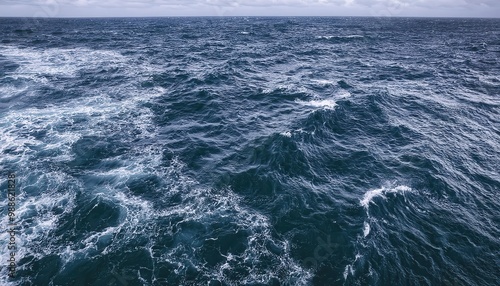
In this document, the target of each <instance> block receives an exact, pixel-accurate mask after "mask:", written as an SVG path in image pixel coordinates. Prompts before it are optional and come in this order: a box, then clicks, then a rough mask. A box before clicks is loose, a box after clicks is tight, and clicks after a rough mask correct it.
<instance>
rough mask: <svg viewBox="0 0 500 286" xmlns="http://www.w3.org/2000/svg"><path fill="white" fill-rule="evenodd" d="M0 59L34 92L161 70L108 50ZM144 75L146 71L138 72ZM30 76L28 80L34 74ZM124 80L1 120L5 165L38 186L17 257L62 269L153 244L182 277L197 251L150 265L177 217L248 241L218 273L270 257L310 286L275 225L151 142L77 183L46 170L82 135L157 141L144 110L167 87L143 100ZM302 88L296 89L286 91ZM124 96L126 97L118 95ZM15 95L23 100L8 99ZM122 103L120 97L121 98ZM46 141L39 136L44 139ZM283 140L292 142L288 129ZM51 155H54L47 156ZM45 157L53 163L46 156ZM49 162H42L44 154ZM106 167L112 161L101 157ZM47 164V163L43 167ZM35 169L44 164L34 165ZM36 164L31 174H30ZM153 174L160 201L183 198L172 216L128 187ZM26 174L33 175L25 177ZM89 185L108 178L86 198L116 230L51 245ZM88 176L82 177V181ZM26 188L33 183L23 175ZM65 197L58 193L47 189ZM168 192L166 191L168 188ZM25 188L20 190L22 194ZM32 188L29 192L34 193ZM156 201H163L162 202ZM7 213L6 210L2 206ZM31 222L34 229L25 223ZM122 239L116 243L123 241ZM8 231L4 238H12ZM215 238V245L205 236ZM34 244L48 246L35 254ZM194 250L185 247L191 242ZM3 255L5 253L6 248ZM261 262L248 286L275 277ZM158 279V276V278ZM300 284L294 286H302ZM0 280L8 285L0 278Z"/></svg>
mask: <svg viewBox="0 0 500 286" xmlns="http://www.w3.org/2000/svg"><path fill="white" fill-rule="evenodd" d="M0 49H1V53H2V54H5V55H7V56H8V57H10V58H12V59H13V60H14V61H16V62H18V63H19V64H20V65H21V67H20V68H18V70H16V71H15V72H14V73H13V74H11V75H9V76H12V77H20V78H25V79H28V80H33V81H35V82H36V83H37V84H44V85H45V84H46V85H53V84H54V82H53V81H51V80H48V79H47V78H46V76H47V75H52V76H64V77H75V76H77V75H78V72H79V71H81V70H83V69H85V68H86V67H87V66H96V65H98V66H104V67H108V68H119V69H122V70H119V71H118V72H120V73H122V74H123V75H124V76H128V77H147V76H148V74H149V73H151V72H152V71H155V67H153V66H147V65H146V67H137V69H136V67H135V66H134V68H133V69H130V68H129V67H128V63H129V61H130V59H128V58H126V57H123V56H121V55H119V54H117V53H115V52H110V51H92V50H85V49H68V50H65V49H46V50H44V51H38V50H33V49H18V48H13V47H2V46H0ZM141 71H146V72H145V74H141ZM28 72H31V73H28ZM128 82H129V81H124V83H123V84H122V85H121V86H119V87H105V86H103V87H100V88H97V89H90V90H88V91H85V92H86V94H83V95H82V96H81V97H79V98H75V99H71V100H67V101H65V102H62V103H61V104H59V105H58V106H46V107H45V108H43V109H38V108H26V109H23V110H15V109H12V110H9V111H8V112H6V113H5V114H3V116H1V117H0V126H1V127H2V128H3V130H4V131H5V132H2V133H1V135H0V153H1V154H3V156H2V157H1V158H0V164H2V163H11V164H16V166H18V167H19V169H18V173H19V174H30V176H31V177H32V178H34V180H35V181H36V183H34V184H33V185H32V186H31V187H36V186H38V187H37V188H35V189H36V190H37V191H36V192H33V191H30V193H29V194H26V195H29V196H30V200H26V201H25V202H24V203H23V204H21V205H20V209H19V215H20V220H21V221H22V222H23V229H22V230H21V231H22V232H23V233H27V235H26V236H25V239H24V240H23V241H22V242H21V243H20V246H21V247H20V248H21V249H22V253H21V255H23V256H28V255H33V256H35V257H37V258H41V257H43V256H45V255H48V254H49V253H60V254H61V258H62V263H63V266H64V265H65V264H67V263H69V262H71V261H73V260H75V259H78V258H79V257H82V256H87V255H95V254H99V253H109V252H117V251H121V250H122V249H123V247H124V245H126V244H127V243H128V242H129V241H132V240H136V239H140V238H147V239H149V242H148V248H149V250H150V254H151V257H152V259H153V263H157V262H159V261H162V262H163V261H169V262H171V263H172V264H173V265H178V268H177V270H176V271H181V270H182V267H184V266H185V261H186V256H190V257H191V256H192V257H196V255H191V254H192V252H196V251H197V250H196V249H192V248H188V247H185V245H183V244H180V245H178V246H177V247H173V248H171V249H165V250H164V252H163V253H162V254H161V257H159V258H158V257H157V256H155V257H153V250H152V246H154V244H155V243H156V240H157V239H158V233H156V232H154V231H150V230H148V227H156V225H157V222H158V220H167V221H168V220H173V219H174V218H175V219H177V218H181V219H182V221H183V222H186V221H192V222H199V223H201V224H203V225H210V224H214V223H219V222H220V221H229V222H231V223H234V224H235V225H237V226H238V227H239V228H241V229H244V230H245V231H246V233H248V237H247V248H246V249H245V251H244V252H243V253H242V254H240V255H236V254H231V253H229V254H228V255H227V256H226V259H225V261H223V263H222V264H221V265H220V266H221V267H227V268H228V269H229V268H231V267H235V266H236V265H238V266H241V265H247V264H246V263H245V262H247V261H257V262H258V261H259V260H260V259H271V260H273V261H276V264H275V266H276V268H279V269H281V270H282V271H284V273H286V277H288V278H287V279H294V280H293V281H295V282H296V283H295V284H304V285H305V284H307V283H308V281H309V280H310V278H311V274H310V273H309V272H308V271H306V270H304V269H302V268H301V266H300V265H299V264H298V263H297V262H296V261H294V259H293V258H292V257H291V254H290V249H289V246H288V242H287V241H286V240H285V239H278V238H274V237H273V236H272V234H271V233H272V231H271V230H272V226H271V223H270V222H269V219H268V218H267V217H266V216H265V215H263V214H260V213H259V212H258V211H255V210H252V209H249V208H246V207H244V206H243V204H242V203H241V199H240V198H239V197H238V196H237V195H236V194H235V193H233V192H232V191H231V190H221V191H214V190H210V189H208V190H207V189H201V188H197V187H196V186H197V185H199V184H198V183H197V182H196V180H194V179H192V178H189V177H188V176H185V175H183V174H182V169H183V167H184V166H183V164H182V163H181V162H179V161H178V160H176V159H175V158H174V159H173V160H172V162H171V164H170V166H169V167H165V166H164V165H163V162H162V158H163V155H162V154H163V150H164V146H163V145H162V143H161V142H158V141H157V140H148V141H150V142H153V143H150V144H149V145H148V146H139V145H136V144H130V145H132V147H130V150H129V151H128V152H127V153H125V154H121V155H118V156H115V157H113V158H110V159H109V160H116V161H118V162H120V164H117V166H116V167H114V168H110V169H109V170H103V171H99V172H95V171H92V170H81V173H80V174H79V176H78V179H77V178H73V177H72V176H69V175H67V174H64V173H47V169H46V168H45V166H47V165H49V164H50V163H53V162H60V161H70V160H72V159H73V158H74V157H75V156H76V155H75V152H74V150H73V147H74V143H75V142H77V141H78V140H79V139H80V138H82V137H84V136H97V137H103V138H111V137H113V138H116V137H119V138H120V140H123V143H130V142H132V141H134V140H138V139H152V138H154V137H155V136H156V135H157V130H156V128H155V124H154V122H153V114H152V112H151V111H150V110H149V109H148V108H145V107H142V105H141V103H142V102H144V101H148V100H150V99H151V98H153V97H156V96H159V95H161V94H163V93H164V92H165V90H164V89H162V88H155V89H150V90H149V92H147V93H145V92H144V91H143V90H139V89H138V88H137V87H136V86H135V85H134V83H137V80H135V81H130V82H132V83H128ZM288 88H293V89H294V90H296V86H292V87H288ZM116 90H118V91H119V92H121V93H124V95H121V96H119V97H118V96H116V94H117V92H118V91H116ZM9 92H10V93H11V94H13V93H15V92H18V91H16V90H13V91H9ZM117 97H118V99H117ZM43 132H45V133H46V134H45V135H44V136H37V134H38V133H43ZM282 135H283V136H291V132H290V131H287V132H284V133H283V134H282ZM49 151H50V152H49ZM47 153H48V155H47ZM42 154H43V155H42ZM105 160H107V159H105ZM42 163H43V164H42ZM37 164H38V165H37ZM33 166H34V167H33ZM150 175H156V176H157V177H158V178H159V179H160V180H162V188H164V189H162V190H155V191H158V194H159V196H162V195H163V196H165V198H166V199H168V198H169V196H174V195H175V196H176V197H179V199H180V200H181V203H180V204H177V205H175V206H172V207H169V208H167V209H156V208H155V206H154V203H153V202H151V201H149V200H147V199H146V198H141V197H140V196H136V195H134V194H132V193H131V192H130V190H129V189H128V188H127V185H126V182H127V181H128V180H129V179H130V178H132V177H134V176H135V177H140V176H150ZM25 176H27V175H25ZM85 177H87V178H88V177H96V178H102V180H101V181H105V182H106V184H105V185H104V186H103V185H100V186H99V187H95V188H92V189H91V190H85V194H86V196H88V197H89V199H92V198H96V197H99V198H100V199H103V200H105V201H106V202H108V203H109V204H111V205H113V206H117V207H119V208H120V218H119V221H118V224H117V225H114V226H107V227H105V228H104V229H103V230H101V231H90V232H88V233H82V234H81V235H82V238H81V239H80V240H79V241H78V242H71V243H70V244H68V245H56V244H55V243H50V241H51V240H52V239H53V238H51V237H50V233H51V232H52V231H54V230H55V229H57V227H59V224H60V222H59V220H60V218H61V217H62V215H64V214H67V213H68V212H71V211H73V210H74V205H75V197H76V194H77V193H78V192H80V191H82V190H84V189H85V188H86V185H85V184H86V183H85ZM81 178H82V179H81ZM20 179H21V180H23V181H24V182H26V181H27V178H25V177H20ZM62 186H64V188H66V186H69V187H70V188H68V189H66V190H67V192H66V193H64V195H61V193H60V192H55V191H50V190H61V188H63V187H62ZM163 186H164V187H163ZM26 187H28V186H25V189H23V190H20V192H24V191H25V190H27V189H26ZM32 189H33V188H32ZM158 199H162V198H161V197H160V198H158ZM54 204H56V205H57V206H59V205H64V206H65V207H66V209H65V211H64V212H63V213H62V214H59V215H53V214H52V212H51V210H52V209H53V208H54ZM0 206H3V205H0ZM28 221H30V223H27V222H28ZM172 227H173V226H170V228H169V227H165V229H162V230H161V231H162V234H166V233H169V234H171V235H174V232H173V231H172ZM117 233H120V234H123V238H121V239H114V236H115V235H116V234H117ZM5 235H6V234H5V233H2V234H0V237H1V238H2V239H3V238H6V236H5ZM178 239H182V237H178ZM207 239H210V237H207ZM103 240H105V241H106V244H105V247H104V248H102V247H101V248H99V247H98V246H97V244H98V243H97V242H99V241H103ZM35 243H42V244H45V245H44V246H42V247H37V246H36V244H35ZM186 243H188V241H186ZM268 243H272V244H274V245H276V246H277V247H278V248H280V249H281V250H282V253H281V254H275V253H272V252H270V251H269V250H268V249H267V247H266V245H267V244H268ZM1 251H2V256H3V255H4V254H5V251H6V249H2V250H1ZM192 264H193V265H194V267H197V268H199V269H202V271H204V272H205V271H206V272H209V275H213V276H214V277H220V280H221V281H230V280H229V278H228V277H227V272H219V269H218V268H217V267H215V268H210V269H206V268H205V267H204V265H203V264H202V263H201V262H196V261H192ZM259 265H260V264H259V263H255V264H252V265H251V266H249V268H248V269H247V271H248V273H249V274H248V276H246V277H244V278H243V280H245V281H248V282H249V283H264V284H265V283H266V282H268V281H269V279H270V277H273V275H274V273H275V270H276V269H267V268H263V267H262V266H261V265H260V266H259ZM154 279H156V278H155V277H153V280H154ZM297 281H298V282H297ZM2 282H5V281H3V280H2Z"/></svg>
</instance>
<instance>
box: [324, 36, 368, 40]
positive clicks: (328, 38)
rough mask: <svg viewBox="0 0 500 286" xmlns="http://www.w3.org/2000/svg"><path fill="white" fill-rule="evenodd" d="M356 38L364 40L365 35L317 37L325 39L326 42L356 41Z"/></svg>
mask: <svg viewBox="0 0 500 286" xmlns="http://www.w3.org/2000/svg"><path fill="white" fill-rule="evenodd" d="M355 38H364V36H363V35H346V36H333V35H327V36H316V39H325V40H330V39H355Z"/></svg>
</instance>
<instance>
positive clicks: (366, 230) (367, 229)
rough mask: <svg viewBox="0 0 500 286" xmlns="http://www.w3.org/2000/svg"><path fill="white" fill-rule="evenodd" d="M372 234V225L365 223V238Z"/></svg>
mask: <svg viewBox="0 0 500 286" xmlns="http://www.w3.org/2000/svg"><path fill="white" fill-rule="evenodd" d="M368 234H370V224H369V223H368V222H366V221H365V223H364V228H363V237H367V236H368Z"/></svg>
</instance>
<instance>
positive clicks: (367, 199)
mask: <svg viewBox="0 0 500 286" xmlns="http://www.w3.org/2000/svg"><path fill="white" fill-rule="evenodd" d="M410 191H411V188H410V187H407V186H396V187H394V188H392V187H388V188H386V187H382V188H380V189H374V190H370V191H368V192H366V193H365V195H364V196H363V199H362V200H360V203H361V205H362V206H363V207H365V208H368V207H369V204H370V203H371V202H372V201H373V199H374V198H376V197H383V198H385V194H387V193H400V192H401V193H404V192H410Z"/></svg>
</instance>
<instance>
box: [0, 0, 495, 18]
mask: <svg viewBox="0 0 500 286" xmlns="http://www.w3.org/2000/svg"><path fill="white" fill-rule="evenodd" d="M0 16H23V17H123V16H135V17H142V16H396V17H397V16H424V17H497V18H498V17H500V0H123V1H120V0H0Z"/></svg>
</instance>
